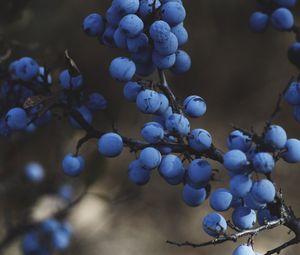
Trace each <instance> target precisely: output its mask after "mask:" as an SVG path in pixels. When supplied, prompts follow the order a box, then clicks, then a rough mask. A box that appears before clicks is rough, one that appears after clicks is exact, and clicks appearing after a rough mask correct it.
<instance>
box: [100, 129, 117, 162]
mask: <svg viewBox="0 0 300 255" xmlns="http://www.w3.org/2000/svg"><path fill="white" fill-rule="evenodd" d="M98 150H99V152H100V153H101V154H102V155H104V156H106V157H117V156H118V155H120V154H121V152H122V150H123V140H122V137H121V136H120V135H118V134H116V133H106V134H104V135H103V136H101V137H100V139H99V141H98Z"/></svg>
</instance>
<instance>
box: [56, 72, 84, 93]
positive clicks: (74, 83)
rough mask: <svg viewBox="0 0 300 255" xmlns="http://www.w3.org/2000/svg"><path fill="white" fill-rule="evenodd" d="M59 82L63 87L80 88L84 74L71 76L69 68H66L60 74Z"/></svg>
mask: <svg viewBox="0 0 300 255" xmlns="http://www.w3.org/2000/svg"><path fill="white" fill-rule="evenodd" d="M59 84H60V86H61V87H62V88H63V89H79V88H80V87H81V86H82V76H81V75H80V74H79V75H77V76H74V77H73V76H71V74H70V72H69V70H67V69H66V70H64V71H62V72H61V73H60V74H59Z"/></svg>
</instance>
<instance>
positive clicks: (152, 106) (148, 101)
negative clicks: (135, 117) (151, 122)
mask: <svg viewBox="0 0 300 255" xmlns="http://www.w3.org/2000/svg"><path fill="white" fill-rule="evenodd" d="M136 105H137V107H138V109H139V110H140V111H141V112H143V113H155V112H156V111H157V110H158V109H159V107H160V95H159V94H158V93H157V92H155V91H154V90H150V89H146V90H143V91H141V92H140V93H139V94H138V95H137V98H136Z"/></svg>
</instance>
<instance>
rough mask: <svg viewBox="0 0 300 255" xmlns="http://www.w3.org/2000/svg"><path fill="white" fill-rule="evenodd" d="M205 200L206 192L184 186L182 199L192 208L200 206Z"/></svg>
mask: <svg viewBox="0 0 300 255" xmlns="http://www.w3.org/2000/svg"><path fill="white" fill-rule="evenodd" d="M205 198H206V190H205V189H204V188H202V189H195V188H193V187H191V186H190V185H188V184H185V185H184V187H183V191H182V199H183V201H184V202H185V203H186V204H187V205H189V206H192V207H196V206H199V205H201V204H202V203H203V202H204V201H205Z"/></svg>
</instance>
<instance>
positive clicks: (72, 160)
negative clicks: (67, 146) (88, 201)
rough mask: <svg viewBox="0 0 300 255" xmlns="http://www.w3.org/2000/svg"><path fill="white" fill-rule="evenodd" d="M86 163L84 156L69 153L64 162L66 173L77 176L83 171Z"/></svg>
mask: <svg viewBox="0 0 300 255" xmlns="http://www.w3.org/2000/svg"><path fill="white" fill-rule="evenodd" d="M84 164H85V163H84V159H83V158H82V157H80V156H74V155H72V154H68V155H66V156H65V158H64V160H63V162H62V167H63V170H64V173H65V174H66V175H68V176H72V177H75V176H78V175H79V174H81V173H82V171H83V169H84Z"/></svg>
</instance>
